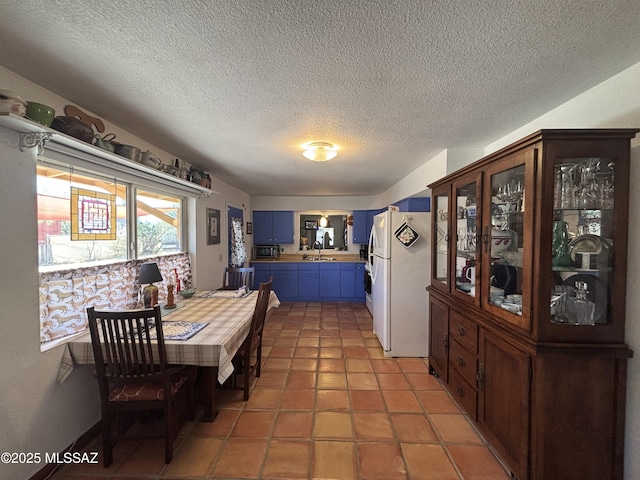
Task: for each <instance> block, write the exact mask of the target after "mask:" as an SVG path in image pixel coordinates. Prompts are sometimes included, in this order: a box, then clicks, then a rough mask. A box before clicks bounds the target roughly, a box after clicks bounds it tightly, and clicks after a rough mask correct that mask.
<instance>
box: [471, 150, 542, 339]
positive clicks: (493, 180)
mask: <svg viewBox="0 0 640 480" xmlns="http://www.w3.org/2000/svg"><path fill="white" fill-rule="evenodd" d="M537 157H538V149H537V148H534V147H531V148H528V149H526V150H521V151H519V152H516V153H513V154H511V155H507V156H505V157H504V158H502V159H500V160H498V161H496V162H494V163H492V164H491V165H490V166H489V167H487V168H486V169H485V171H484V181H483V183H484V188H483V205H482V266H481V272H480V275H479V281H480V283H481V288H480V295H481V300H480V304H481V305H482V307H483V308H485V309H486V310H487V311H489V312H491V313H492V314H493V315H495V316H497V317H499V318H501V319H502V320H504V321H506V322H508V323H510V324H511V325H515V326H517V327H520V328H522V329H523V330H525V331H527V332H530V331H531V329H532V323H531V321H532V318H531V311H532V305H533V299H532V291H533V289H532V285H533V278H534V276H535V275H534V274H533V252H534V250H539V248H540V246H539V245H534V241H533V239H534V231H533V220H534V214H533V210H534V199H535V195H534V191H535V190H534V186H535V163H536V161H537ZM476 291H477V287H476Z"/></svg>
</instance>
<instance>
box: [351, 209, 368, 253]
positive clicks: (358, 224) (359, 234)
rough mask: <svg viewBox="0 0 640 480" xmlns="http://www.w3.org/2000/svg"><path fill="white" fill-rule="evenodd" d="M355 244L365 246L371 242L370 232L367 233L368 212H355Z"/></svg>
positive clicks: (353, 233)
mask: <svg viewBox="0 0 640 480" xmlns="http://www.w3.org/2000/svg"><path fill="white" fill-rule="evenodd" d="M352 237H353V244H354V245H358V244H364V243H368V242H369V232H368V231H367V211H366V210H354V211H353V230H352Z"/></svg>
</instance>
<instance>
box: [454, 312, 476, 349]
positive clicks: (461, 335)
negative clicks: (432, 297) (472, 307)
mask: <svg viewBox="0 0 640 480" xmlns="http://www.w3.org/2000/svg"><path fill="white" fill-rule="evenodd" d="M449 334H450V335H449V336H450V338H453V339H455V340H457V341H458V342H460V344H462V345H464V346H465V347H467V348H468V349H469V350H470V351H471V352H472V353H478V325H476V324H475V323H473V322H472V321H471V320H469V319H468V318H465V317H463V316H462V315H460V314H459V313H458V312H455V311H453V310H451V317H450V320H449Z"/></svg>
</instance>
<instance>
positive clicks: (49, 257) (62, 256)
mask: <svg viewBox="0 0 640 480" xmlns="http://www.w3.org/2000/svg"><path fill="white" fill-rule="evenodd" d="M37 173H38V176H37V191H38V264H39V265H40V267H44V266H55V267H56V269H57V268H60V267H61V266H67V267H68V266H70V265H76V266H78V265H82V264H85V265H86V264H94V263H96V262H103V261H105V260H126V259H127V249H126V245H127V201H126V199H127V189H128V187H127V186H126V185H125V184H118V183H117V182H116V181H114V179H113V178H111V179H106V178H100V177H90V176H88V175H85V174H81V173H77V172H74V171H73V169H72V168H69V170H66V171H63V170H60V169H58V168H55V167H49V166H46V165H38V169H37ZM74 188H79V189H82V190H87V191H92V192H97V193H100V194H109V195H115V205H116V211H115V212H110V214H111V215H115V216H116V239H115V240H82V239H80V240H74V239H72V237H73V235H72V207H71V205H72V201H71V196H72V189H74ZM82 201H83V200H82V199H80V202H82ZM75 206H76V208H78V209H79V210H80V209H81V208H82V207H78V204H77V203H76V204H75ZM48 270H51V268H49V269H48Z"/></svg>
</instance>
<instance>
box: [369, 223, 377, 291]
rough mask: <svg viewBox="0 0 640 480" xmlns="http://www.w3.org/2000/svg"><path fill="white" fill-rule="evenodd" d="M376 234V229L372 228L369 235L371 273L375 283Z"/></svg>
mask: <svg viewBox="0 0 640 480" xmlns="http://www.w3.org/2000/svg"><path fill="white" fill-rule="evenodd" d="M375 232H376V227H375V226H373V227H371V232H370V233H369V260H368V262H369V273H370V274H371V282H372V283H375V282H376V273H375V271H374V266H373V256H374V255H373V246H374V245H375Z"/></svg>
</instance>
